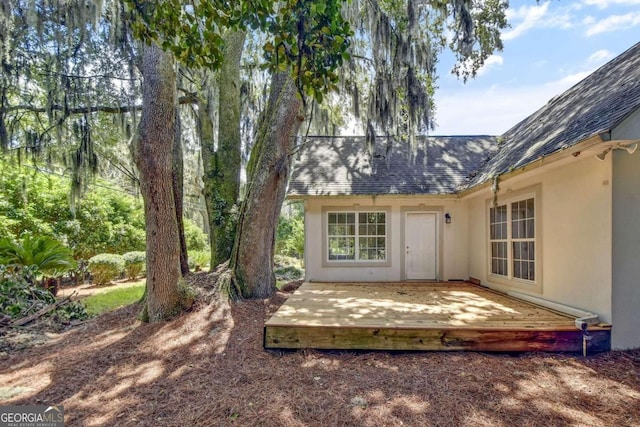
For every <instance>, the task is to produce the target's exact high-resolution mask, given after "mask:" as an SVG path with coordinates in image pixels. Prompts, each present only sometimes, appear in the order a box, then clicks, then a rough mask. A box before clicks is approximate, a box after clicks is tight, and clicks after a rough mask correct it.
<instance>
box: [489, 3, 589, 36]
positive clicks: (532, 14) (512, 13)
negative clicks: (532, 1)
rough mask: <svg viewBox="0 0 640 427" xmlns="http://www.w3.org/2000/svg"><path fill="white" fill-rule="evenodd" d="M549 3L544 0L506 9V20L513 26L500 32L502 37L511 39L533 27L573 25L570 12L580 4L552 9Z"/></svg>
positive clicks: (579, 6)
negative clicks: (534, 3) (540, 2)
mask: <svg viewBox="0 0 640 427" xmlns="http://www.w3.org/2000/svg"><path fill="white" fill-rule="evenodd" d="M550 4H551V3H550V2H549V1H546V2H544V3H542V4H539V5H536V6H520V7H519V8H518V9H507V20H508V21H509V22H510V23H512V25H514V26H513V29H511V30H509V31H505V32H504V33H503V34H502V39H503V40H513V39H515V38H517V37H520V36H522V35H523V34H525V33H526V32H528V31H529V30H531V29H534V28H562V29H567V28H571V27H573V26H574V20H575V19H574V16H573V13H572V12H574V11H576V10H579V9H580V8H581V5H580V4H577V3H574V4H571V5H568V6H566V7H559V8H555V9H553V10H550ZM520 21H521V22H520ZM514 23H515V24H514Z"/></svg>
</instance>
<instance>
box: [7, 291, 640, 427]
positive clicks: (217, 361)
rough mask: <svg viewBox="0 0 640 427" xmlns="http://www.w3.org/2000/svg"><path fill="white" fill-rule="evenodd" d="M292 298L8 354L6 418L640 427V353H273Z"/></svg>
mask: <svg viewBox="0 0 640 427" xmlns="http://www.w3.org/2000/svg"><path fill="white" fill-rule="evenodd" d="M287 295H288V294H287V293H282V292H281V293H278V294H277V295H275V296H274V297H272V298H271V299H269V300H259V301H248V302H241V303H234V304H226V303H212V304H210V305H202V306H201V307H200V308H199V309H198V310H195V311H194V312H191V313H187V314H185V315H183V316H181V317H180V318H178V319H175V320H173V321H170V322H164V323H158V324H143V323H140V322H139V321H137V320H136V316H137V314H138V312H139V307H136V306H135V305H134V306H129V307H125V308H123V309H120V310H117V311H114V312H111V313H107V314H105V315H102V316H100V317H98V318H96V319H94V320H91V321H89V322H87V323H84V324H82V325H79V326H76V327H75V328H73V329H72V330H71V331H68V332H65V333H62V334H60V335H57V336H54V337H51V338H50V339H49V340H48V341H46V342H45V343H44V344H42V345H39V346H37V347H32V348H28V349H22V350H19V351H17V350H16V351H9V352H6V353H4V354H3V355H2V356H1V358H0V405H7V404H33V403H41V404H60V403H62V404H63V405H64V408H65V422H66V424H65V425H67V426H107V425H108V426H233V425H237V426H254V425H255V426H376V427H378V426H640V351H628V352H611V353H607V354H601V355H596V356H590V357H587V358H583V357H581V356H578V355H562V354H540V353H538V354H533V353H527V354H519V355H504V354H484V353H459V352H453V353H451V352H449V353H439V352H430V353H427V352H422V353H389V352H326V351H296V352H273V351H265V350H263V348H262V327H263V324H264V321H265V320H266V319H267V318H268V317H269V316H270V314H272V313H273V312H274V311H275V310H276V309H277V308H278V307H279V306H280V305H281V304H282V302H283V301H284V300H285V299H286V297H287ZM0 339H1V338H0Z"/></svg>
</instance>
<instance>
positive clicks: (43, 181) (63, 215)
mask: <svg viewBox="0 0 640 427" xmlns="http://www.w3.org/2000/svg"><path fill="white" fill-rule="evenodd" d="M0 171H1V172H0V235H3V236H8V237H9V238H12V239H14V240H16V239H18V238H20V237H21V235H22V234H25V233H28V234H31V235H34V236H35V235H39V236H50V237H54V238H56V239H58V240H60V241H62V242H65V243H66V244H67V246H68V247H69V248H71V249H72V251H73V254H74V256H75V257H76V258H85V259H86V258H90V257H92V256H94V255H96V254H98V253H104V252H112V253H125V252H130V251H136V250H144V249H145V231H144V214H143V211H142V204H141V202H140V201H139V200H136V199H135V198H133V197H132V196H129V195H127V194H124V193H121V192H117V191H113V190H110V189H107V188H104V187H102V186H98V187H96V188H94V189H92V191H91V192H89V193H87V194H86V196H85V198H84V199H82V200H81V201H79V202H78V203H77V206H76V210H75V216H74V214H73V212H72V210H71V208H70V205H69V181H68V180H65V179H63V178H61V177H59V176H55V175H52V174H46V173H42V172H40V171H36V170H35V169H31V168H28V167H26V166H24V165H23V166H18V165H16V164H12V163H11V162H9V161H7V160H4V161H2V160H0Z"/></svg>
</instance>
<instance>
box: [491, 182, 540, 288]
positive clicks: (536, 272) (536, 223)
mask: <svg viewBox="0 0 640 427" xmlns="http://www.w3.org/2000/svg"><path fill="white" fill-rule="evenodd" d="M529 199H533V217H532V218H529V217H525V218H515V221H516V222H521V221H523V220H524V222H525V228H526V221H530V220H533V221H532V222H533V237H522V236H520V235H519V233H516V234H518V237H514V234H513V228H514V217H513V216H514V214H513V209H514V207H513V205H514V204H518V203H519V202H525V201H527V200H529ZM541 200H542V197H541V186H540V185H537V186H534V187H530V188H526V189H523V190H520V191H517V192H511V193H509V194H508V195H507V196H506V197H505V196H503V197H501V196H498V201H497V204H496V205H495V206H494V203H493V202H494V201H493V199H491V200H488V201H487V218H486V221H485V224H486V227H487V277H488V280H489V281H490V282H493V283H496V284H499V285H504V286H509V287H515V288H519V289H523V290H527V291H532V292H537V293H542V240H541V236H542V233H541V229H542V217H541V212H542V208H541V205H542V203H541ZM502 206H506V228H507V234H506V239H503V238H500V237H501V236H498V238H493V237H494V236H495V233H494V234H492V225H495V224H496V223H495V221H493V220H494V218H493V217H492V215H491V209H492V208H499V207H502ZM495 243H506V263H507V265H506V267H507V271H506V275H501V274H499V273H494V272H493V262H494V259H495V258H494V256H493V251H492V249H493V244H495ZM518 243H532V244H533V259H532V260H530V259H527V260H523V259H522V258H518V261H520V262H521V264H520V266H521V267H522V265H525V264H527V265H528V263H531V262H532V263H533V276H534V279H533V280H531V279H528V278H520V277H516V275H515V271H514V270H515V268H514V262H515V261H516V259H515V255H516V254H515V252H516V251H515V250H514V244H518ZM501 259H504V258H501ZM523 263H524V264H523ZM527 271H530V270H527ZM528 275H529V273H527V276H528Z"/></svg>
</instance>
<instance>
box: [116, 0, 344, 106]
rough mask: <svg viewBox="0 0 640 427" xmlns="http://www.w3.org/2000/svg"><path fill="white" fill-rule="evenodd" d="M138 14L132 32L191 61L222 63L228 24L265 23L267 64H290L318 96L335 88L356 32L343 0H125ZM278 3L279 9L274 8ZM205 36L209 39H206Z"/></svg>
mask: <svg viewBox="0 0 640 427" xmlns="http://www.w3.org/2000/svg"><path fill="white" fill-rule="evenodd" d="M125 4H126V5H127V7H128V8H129V9H130V10H131V13H132V16H133V17H134V23H133V25H132V28H133V31H134V35H135V36H136V37H138V38H140V39H142V40H144V41H146V42H151V41H155V42H158V43H160V44H161V45H162V47H163V49H165V50H169V51H171V52H173V54H174V55H175V56H176V58H177V59H178V60H179V61H181V62H182V63H184V64H186V65H188V66H205V67H211V68H213V69H218V68H219V66H220V64H221V62H222V58H223V55H224V51H223V37H222V34H223V32H224V31H227V30H238V29H239V30H246V29H248V28H252V29H262V30H264V31H266V32H267V33H268V34H270V35H271V36H272V40H271V41H269V42H267V43H266V44H265V45H264V56H265V59H266V60H267V67H268V68H269V69H270V70H271V71H273V72H277V71H285V70H290V71H291V73H292V75H293V77H294V79H295V81H296V82H297V84H298V89H299V90H300V91H301V92H304V93H306V94H308V95H310V96H311V97H313V98H315V99H316V100H317V101H318V102H322V100H323V95H324V94H326V93H327V92H328V91H330V90H334V89H335V88H336V83H337V81H338V76H337V73H336V70H337V68H338V67H339V66H340V65H341V64H342V62H343V61H344V60H345V59H348V58H349V54H348V53H347V51H348V49H349V45H350V39H351V36H352V35H353V32H352V30H351V28H350V26H349V23H348V22H347V21H346V20H345V19H344V18H343V17H342V13H341V9H342V6H343V4H344V2H343V1H342V0H286V1H284V2H281V1H275V0H240V1H235V2H226V1H223V0H212V1H198V2H189V6H188V7H185V5H184V3H183V2H180V1H178V0H163V1H157V2H149V1H139V0H125ZM276 7H277V10H276ZM203 40H206V43H203V42H202V41H203Z"/></svg>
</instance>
